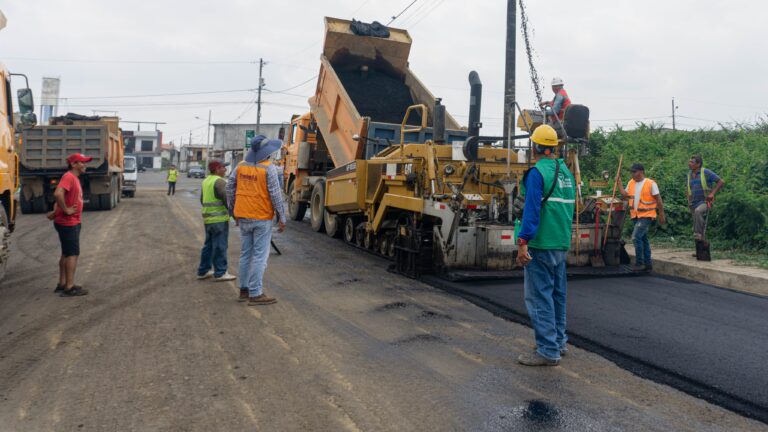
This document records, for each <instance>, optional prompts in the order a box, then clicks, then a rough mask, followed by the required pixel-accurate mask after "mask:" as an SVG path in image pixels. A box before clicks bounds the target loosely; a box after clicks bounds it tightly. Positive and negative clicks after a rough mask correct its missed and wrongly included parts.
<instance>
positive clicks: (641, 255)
mask: <svg viewBox="0 0 768 432" xmlns="http://www.w3.org/2000/svg"><path fill="white" fill-rule="evenodd" d="M629 171H630V172H631V173H632V180H630V181H629V183H627V188H626V189H624V188H622V187H621V183H620V180H619V184H618V188H619V191H620V192H621V195H622V196H623V197H624V198H629V215H630V218H631V219H632V223H633V224H634V225H635V228H634V230H632V242H633V243H634V244H635V265H634V266H633V267H632V270H633V271H638V272H639V271H651V270H653V262H652V261H651V244H650V242H649V241H648V228H650V227H651V224H652V223H653V221H654V220H656V215H657V212H658V221H659V224H661V225H664V224H665V223H666V220H665V216H664V203H663V202H662V201H661V195H660V194H659V186H658V185H657V184H656V182H655V181H653V180H651V179H649V178H646V177H645V168H644V167H643V165H642V164H639V163H636V164H633V165H632V167H631V168H630V169H629ZM617 180H618V179H617Z"/></svg>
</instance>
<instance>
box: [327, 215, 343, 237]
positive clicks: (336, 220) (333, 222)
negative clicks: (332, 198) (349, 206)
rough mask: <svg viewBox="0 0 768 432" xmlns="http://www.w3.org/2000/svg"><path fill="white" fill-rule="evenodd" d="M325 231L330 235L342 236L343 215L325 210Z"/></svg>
mask: <svg viewBox="0 0 768 432" xmlns="http://www.w3.org/2000/svg"><path fill="white" fill-rule="evenodd" d="M323 219H324V220H325V233H326V234H328V236H330V237H341V228H342V227H341V217H340V216H339V215H336V214H333V213H329V212H328V210H326V211H325V217H324V218H323Z"/></svg>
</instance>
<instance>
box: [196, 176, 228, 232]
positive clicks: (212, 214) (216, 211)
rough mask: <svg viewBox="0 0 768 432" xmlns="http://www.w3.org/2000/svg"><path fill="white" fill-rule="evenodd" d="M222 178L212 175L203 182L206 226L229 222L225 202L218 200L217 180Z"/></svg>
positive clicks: (203, 211) (204, 220)
mask: <svg viewBox="0 0 768 432" xmlns="http://www.w3.org/2000/svg"><path fill="white" fill-rule="evenodd" d="M219 179H221V177H219V176H217V175H214V174H211V175H209V176H208V177H206V178H205V180H203V210H202V213H203V222H205V224H206V225H208V224H214V223H219V222H229V211H227V207H226V206H225V205H224V201H222V200H220V199H218V198H216V193H215V192H214V191H215V189H216V180H219Z"/></svg>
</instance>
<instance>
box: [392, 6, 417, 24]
mask: <svg viewBox="0 0 768 432" xmlns="http://www.w3.org/2000/svg"><path fill="white" fill-rule="evenodd" d="M417 1H419V0H413V1H412V2H411V3H410V4H409V5H408V6H406V7H405V9H403V10H401V11H400V13H399V14H397V15H395V16H393V17H392V19H391V20H389V22H388V23H387V26H389V25H390V24H392V23H393V22H394V21H395V20H396V19H398V18H399V17H400V15H402V14H403V13H405V11H407V10H408V9H409V8H410V7H411V6H413V4H414V3H416V2H417Z"/></svg>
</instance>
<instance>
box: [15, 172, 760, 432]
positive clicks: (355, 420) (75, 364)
mask: <svg viewBox="0 0 768 432" xmlns="http://www.w3.org/2000/svg"><path fill="white" fill-rule="evenodd" d="M154 175H155V174H145V176H154ZM161 183H162V181H159V182H157V184H161ZM199 183H200V181H199V180H196V181H193V180H187V179H184V178H183V179H182V180H181V181H180V183H179V185H178V190H177V194H176V196H175V197H167V196H166V195H165V193H164V192H163V191H161V190H160V189H159V188H157V189H150V188H149V187H147V186H146V185H147V184H151V182H145V183H144V185H145V186H144V187H143V188H140V189H139V192H138V193H137V196H136V198H134V199H123V201H122V202H121V203H120V205H119V206H118V208H117V209H115V210H113V211H111V212H89V213H86V214H85V215H84V221H83V231H82V239H81V244H82V246H81V250H82V256H81V260H80V264H79V270H78V274H77V280H78V282H80V283H82V285H83V286H85V287H86V288H88V289H89V290H90V291H91V294H90V295H88V296H86V297H81V298H60V297H58V296H55V295H54V294H53V292H52V291H53V288H54V286H55V283H56V275H57V268H56V262H57V259H58V254H59V246H58V240H57V238H56V235H55V232H54V231H53V228H52V227H51V226H50V223H49V222H48V221H47V220H46V219H45V218H44V216H42V215H25V216H23V217H21V218H20V220H19V223H18V228H17V231H16V233H15V234H14V239H13V245H14V246H13V248H14V249H13V258H12V261H11V264H10V266H9V269H8V275H7V277H6V279H5V280H4V281H2V284H1V285H0V431H47V430H51V431H86V430H90V431H134V430H135V431H219V430H221V431H224V430H226V431H254V430H263V431H293V430H312V431H326V430H327V431H337V430H347V431H361V430H364V431H378V430H391V431H410V430H414V431H416V430H418V431H422V430H439V431H450V430H479V431H501V430H520V431H617V430H618V431H670V430H682V431H721V430H728V431H734V430H744V431H753V430H754V431H757V430H767V429H768V428H767V427H766V426H765V425H763V424H761V423H757V422H754V421H751V420H747V419H744V418H742V417H740V416H738V415H736V414H733V413H731V412H728V411H725V410H723V409H721V408H718V407H715V406H713V405H710V404H707V403H705V402H703V401H700V400H697V399H695V398H693V397H690V396H687V395H684V394H682V393H679V392H677V391H675V390H672V389H670V388H668V387H665V386H662V385H658V384H655V383H652V382H649V381H646V380H642V379H640V378H637V377H635V376H633V375H631V374H630V373H628V372H626V371H623V370H621V369H619V368H618V367H616V366H615V365H613V364H612V363H610V362H608V361H606V360H604V359H602V358H600V357H599V356H596V355H594V354H590V353H588V352H585V351H582V350H579V349H572V350H571V354H570V355H569V356H568V357H567V358H565V360H564V361H563V363H562V365H561V366H560V367H557V368H548V369H536V368H533V369H531V368H525V367H522V366H519V365H517V364H516V363H515V359H516V357H517V356H518V355H519V354H520V353H522V352H523V351H526V350H528V349H530V345H531V341H532V333H531V331H530V330H529V329H528V328H525V327H523V326H520V325H517V324H513V323H510V322H508V321H504V320H502V319H500V318H497V317H494V316H493V315H491V314H490V313H488V312H487V311H484V310H482V309H480V308H478V307H476V306H474V305H472V304H470V303H468V302H466V301H464V300H462V299H460V298H457V297H454V296H451V295H449V294H446V293H444V292H442V291H439V290H437V289H434V288H431V287H429V286H426V285H423V284H420V283H418V282H414V281H412V280H409V279H406V278H402V277H400V276H396V275H392V274H390V273H388V272H386V270H385V267H386V262H383V261H381V260H380V259H378V258H375V257H372V256H367V255H365V254H362V255H361V254H360V253H359V252H358V251H356V250H354V249H352V248H349V247H347V246H344V245H342V244H341V243H340V242H338V241H336V240H333V239H330V238H328V237H327V236H323V235H318V234H316V233H313V232H311V231H310V230H309V229H308V227H307V225H306V224H297V223H291V224H289V226H288V229H287V231H286V233H284V234H281V235H276V236H275V242H276V243H277V245H278V246H279V247H280V249H281V250H282V252H283V255H282V256H277V255H272V256H271V258H270V263H269V268H268V270H267V280H266V289H267V292H268V293H270V294H271V295H274V296H276V297H277V298H278V299H279V303H277V304H276V305H273V306H267V307H248V306H245V305H244V304H243V303H238V302H237V301H236V297H237V290H238V288H237V284H236V283H215V282H210V281H204V282H200V281H197V280H196V279H195V268H196V265H197V260H198V254H199V248H200V246H201V243H202V238H203V231H202V222H201V220H200V217H199V213H198V212H199V204H198V202H197V196H196V192H195V188H196V187H197V185H199ZM299 244H301V246H299ZM238 251H239V241H238V238H237V232H236V230H235V228H234V226H232V231H231V234H230V255H229V259H230V270H231V271H232V272H236V271H237V255H238ZM521 301H522V299H521Z"/></svg>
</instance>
